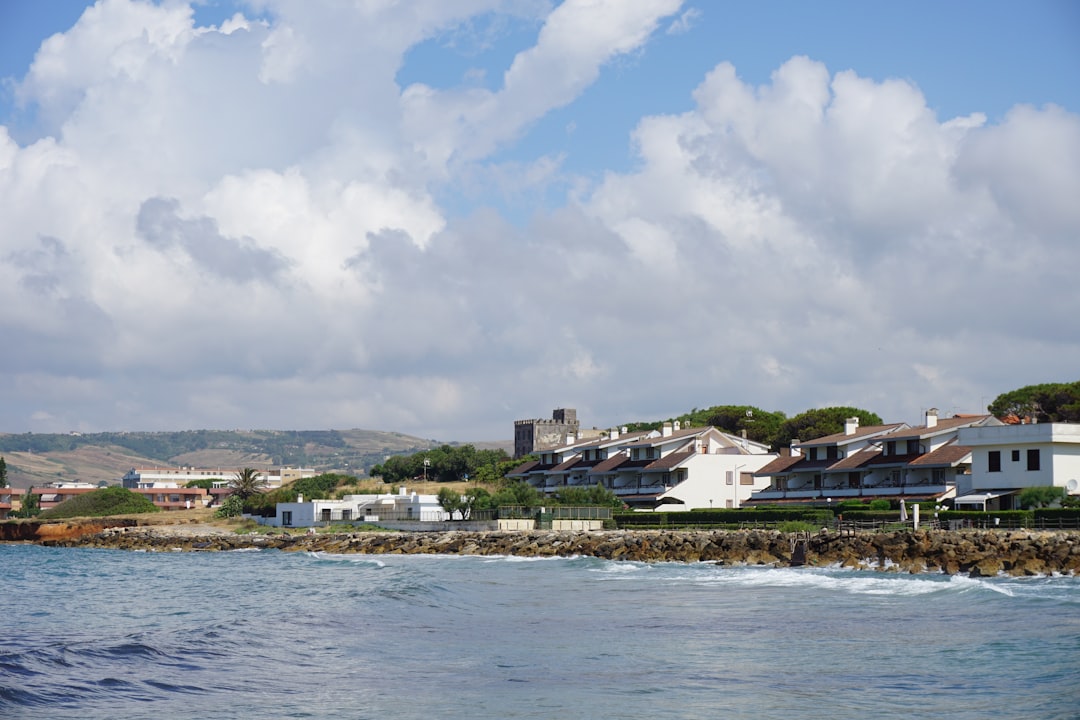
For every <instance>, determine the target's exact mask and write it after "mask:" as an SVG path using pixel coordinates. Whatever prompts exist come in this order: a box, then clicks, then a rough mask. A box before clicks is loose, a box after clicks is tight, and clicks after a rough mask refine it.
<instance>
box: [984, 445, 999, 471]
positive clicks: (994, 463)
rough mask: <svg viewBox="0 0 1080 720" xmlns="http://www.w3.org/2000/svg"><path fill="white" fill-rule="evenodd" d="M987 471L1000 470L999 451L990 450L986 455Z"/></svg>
mask: <svg viewBox="0 0 1080 720" xmlns="http://www.w3.org/2000/svg"><path fill="white" fill-rule="evenodd" d="M986 460H987V467H986V470H987V472H1001V451H1000V450H991V451H990V452H989V454H988V455H987V458H986Z"/></svg>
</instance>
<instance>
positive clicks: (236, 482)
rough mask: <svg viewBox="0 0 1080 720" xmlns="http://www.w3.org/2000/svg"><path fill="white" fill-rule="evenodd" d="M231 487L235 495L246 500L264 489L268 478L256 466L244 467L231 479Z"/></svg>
mask: <svg viewBox="0 0 1080 720" xmlns="http://www.w3.org/2000/svg"><path fill="white" fill-rule="evenodd" d="M229 487H230V488H231V489H232V494H233V495H235V496H236V497H238V498H240V499H241V500H246V499H248V498H249V497H251V496H252V495H256V494H258V493H261V492H262V491H263V488H265V487H266V478H265V477H263V475H262V473H260V472H259V471H258V470H255V469H254V468H244V469H243V470H240V471H239V472H237V473H236V476H235V477H233V478H232V479H231V480H229Z"/></svg>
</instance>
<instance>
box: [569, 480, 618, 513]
mask: <svg viewBox="0 0 1080 720" xmlns="http://www.w3.org/2000/svg"><path fill="white" fill-rule="evenodd" d="M555 498H556V499H557V500H558V501H559V504H560V505H599V506H600V507H615V508H621V507H622V505H623V502H622V500H620V499H619V497H618V496H617V495H616V494H615V493H614V492H613V491H611V490H608V489H607V488H606V487H603V486H602V485H593V486H592V487H566V488H561V489H560V490H559V491H558V492H557V493H555Z"/></svg>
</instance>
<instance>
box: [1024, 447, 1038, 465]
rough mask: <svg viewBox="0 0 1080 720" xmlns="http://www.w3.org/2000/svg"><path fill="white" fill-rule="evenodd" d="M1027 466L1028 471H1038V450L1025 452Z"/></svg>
mask: <svg viewBox="0 0 1080 720" xmlns="http://www.w3.org/2000/svg"><path fill="white" fill-rule="evenodd" d="M1027 465H1028V470H1038V469H1039V449H1038V448H1035V449H1034V450H1028V451H1027Z"/></svg>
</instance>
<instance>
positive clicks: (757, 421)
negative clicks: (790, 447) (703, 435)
mask: <svg viewBox="0 0 1080 720" xmlns="http://www.w3.org/2000/svg"><path fill="white" fill-rule="evenodd" d="M685 419H686V421H688V422H689V423H690V424H691V426H692V427H697V426H701V425H712V426H713V427H717V428H719V429H721V430H723V431H724V432H726V433H730V434H732V435H740V434H742V432H743V431H744V430H745V431H746V437H747V439H748V440H753V441H754V442H759V443H765V444H766V445H773V444H774V443H775V442H776V436H777V433H779V431H780V426H781V425H782V424H783V423H784V420H786V419H787V416H786V415H784V413H782V412H770V411H768V410H762V409H761V408H758V407H754V406H753V405H716V406H715V407H711V408H708V409H707V410H701V411H698V412H696V413H691V414H690V415H689V416H687V417H686V418H685Z"/></svg>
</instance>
